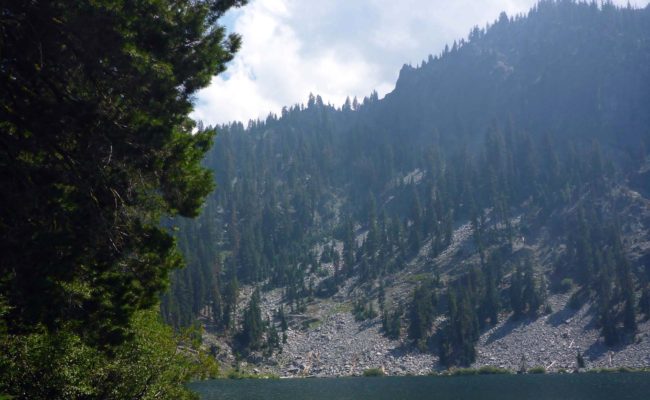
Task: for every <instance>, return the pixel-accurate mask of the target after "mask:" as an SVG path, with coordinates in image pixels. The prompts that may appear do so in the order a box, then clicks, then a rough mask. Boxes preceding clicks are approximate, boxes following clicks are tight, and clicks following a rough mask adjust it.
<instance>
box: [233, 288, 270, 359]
mask: <svg viewBox="0 0 650 400" xmlns="http://www.w3.org/2000/svg"><path fill="white" fill-rule="evenodd" d="M263 333H264V326H263V321H262V313H261V310H260V292H259V289H255V291H254V292H253V295H252V296H251V299H250V301H249V303H248V307H247V308H246V310H244V315H243V319H242V327H241V331H239V334H238V338H239V342H240V344H241V346H242V348H243V349H244V350H257V349H259V348H260V346H261V340H262V335H263Z"/></svg>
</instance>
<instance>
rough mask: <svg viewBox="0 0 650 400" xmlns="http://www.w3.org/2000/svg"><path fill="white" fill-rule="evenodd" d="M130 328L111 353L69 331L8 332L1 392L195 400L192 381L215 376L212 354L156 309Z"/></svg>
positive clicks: (46, 396) (4, 340) (137, 318)
mask: <svg viewBox="0 0 650 400" xmlns="http://www.w3.org/2000/svg"><path fill="white" fill-rule="evenodd" d="M129 330H130V332H129V333H130V336H131V337H132V338H131V339H130V340H128V341H127V342H125V343H123V344H121V345H119V346H117V347H115V348H114V355H113V356H107V355H106V354H105V353H104V352H101V351H98V350H97V349H94V348H92V347H90V346H88V345H86V344H84V342H83V340H82V339H81V338H80V337H79V336H77V335H75V334H73V333H71V332H70V331H66V330H63V331H60V332H58V333H53V334H50V333H46V332H43V333H33V334H30V335H8V336H5V337H3V338H2V341H1V342H0V348H1V349H2V351H0V365H2V366H3V367H5V368H6V369H5V371H6V372H5V373H3V379H1V380H0V392H2V393H7V394H9V395H12V396H14V397H12V398H15V399H66V400H67V399H116V400H117V399H126V398H132V399H136V398H137V399H154V398H174V399H193V398H195V396H194V394H193V393H191V392H190V391H189V390H188V389H186V388H185V386H184V384H185V383H186V382H187V381H188V380H190V379H198V378H208V377H216V376H217V373H218V366H217V364H216V362H215V361H214V359H213V358H211V357H209V356H208V355H207V354H205V353H203V352H202V351H201V350H200V349H198V348H193V347H192V345H191V342H192V341H191V340H190V337H189V335H188V334H184V335H181V336H178V335H175V334H174V333H173V332H172V329H171V328H170V327H169V326H167V325H165V324H163V323H162V321H161V319H160V316H159V315H158V313H157V311H155V310H150V311H139V312H137V313H136V314H135V315H134V317H133V321H132V326H131V328H129ZM179 343H183V344H185V346H184V347H181V349H182V350H181V351H179V350H178V344H179Z"/></svg>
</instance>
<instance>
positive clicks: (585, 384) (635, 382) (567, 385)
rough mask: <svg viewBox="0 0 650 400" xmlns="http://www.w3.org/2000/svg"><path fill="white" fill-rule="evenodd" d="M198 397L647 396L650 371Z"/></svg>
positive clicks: (295, 387)
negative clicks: (649, 372)
mask: <svg viewBox="0 0 650 400" xmlns="http://www.w3.org/2000/svg"><path fill="white" fill-rule="evenodd" d="M190 386H191V388H192V389H193V390H195V391H196V392H198V393H199V395H200V396H201V399H202V400H257V399H264V400H299V399H309V400H326V399H327V400H363V399H368V400H426V399H431V400H470V399H471V400H510V399H512V400H625V399H630V400H650V374H646V373H627V374H576V375H574V374H553V375H478V376H456V377H384V378H328V379H315V378H309V379H281V380H225V379H223V380H214V381H205V382H197V383H193V384H191V385H190Z"/></svg>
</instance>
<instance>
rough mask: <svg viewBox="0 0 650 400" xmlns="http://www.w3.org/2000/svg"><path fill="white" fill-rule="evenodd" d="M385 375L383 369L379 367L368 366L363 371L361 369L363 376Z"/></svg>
mask: <svg viewBox="0 0 650 400" xmlns="http://www.w3.org/2000/svg"><path fill="white" fill-rule="evenodd" d="M384 375H386V374H385V373H384V370H383V369H381V368H369V369H367V370H365V371H363V376H365V377H378V376H384Z"/></svg>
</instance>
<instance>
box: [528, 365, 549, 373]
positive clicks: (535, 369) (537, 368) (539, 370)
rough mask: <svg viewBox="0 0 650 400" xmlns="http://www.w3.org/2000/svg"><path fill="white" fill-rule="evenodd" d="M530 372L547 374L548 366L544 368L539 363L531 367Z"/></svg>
mask: <svg viewBox="0 0 650 400" xmlns="http://www.w3.org/2000/svg"><path fill="white" fill-rule="evenodd" d="M528 373H529V374H545V373H546V368H544V367H543V366H541V365H537V366H535V367H533V368H531V369H529V370H528Z"/></svg>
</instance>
